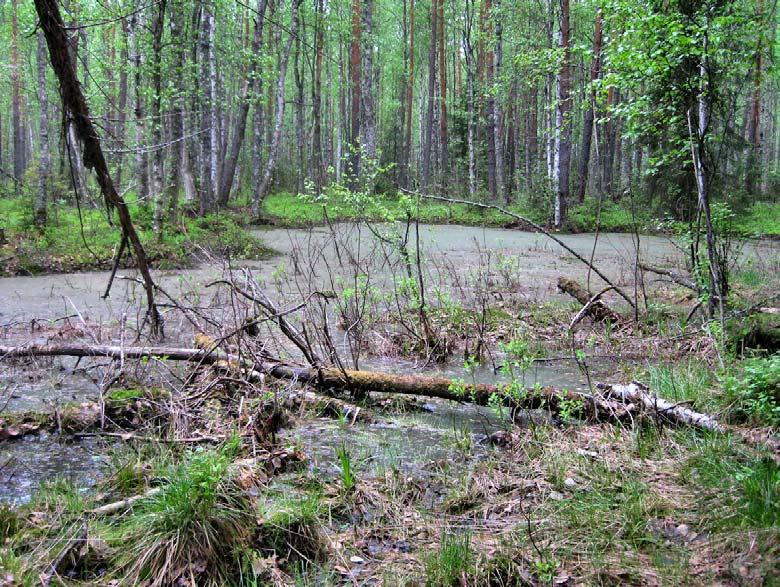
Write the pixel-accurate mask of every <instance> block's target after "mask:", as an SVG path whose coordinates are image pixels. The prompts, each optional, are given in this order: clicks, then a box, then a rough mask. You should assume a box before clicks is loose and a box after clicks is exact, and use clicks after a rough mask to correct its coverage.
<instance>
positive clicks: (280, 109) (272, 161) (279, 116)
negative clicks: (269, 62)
mask: <svg viewBox="0 0 780 587" xmlns="http://www.w3.org/2000/svg"><path fill="white" fill-rule="evenodd" d="M300 5H301V0H293V2H292V25H291V26H290V36H289V38H288V39H287V46H286V47H285V48H284V53H283V54H282V60H281V62H280V64H279V79H278V80H277V82H276V120H275V121H274V134H273V136H272V137H271V144H270V145H269V147H268V161H267V162H266V164H265V172H264V173H263V181H262V183H261V184H260V190H259V191H258V192H257V193H256V194H255V199H254V200H253V202H252V213H253V215H254V217H255V218H259V217H260V210H261V206H262V204H263V200H264V199H265V197H266V196H267V195H268V191H269V189H270V187H271V179H272V177H273V173H274V169H275V168H276V157H277V156H278V154H279V142H280V140H281V138H282V123H283V122H284V81H285V78H286V77H287V63H288V61H289V58H290V51H291V50H292V44H293V41H294V40H295V38H296V36H297V34H298V8H299V7H300Z"/></svg>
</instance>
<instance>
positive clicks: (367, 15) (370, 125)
mask: <svg viewBox="0 0 780 587" xmlns="http://www.w3.org/2000/svg"><path fill="white" fill-rule="evenodd" d="M373 12H374V1H373V0H363V26H362V32H361V38H362V41H363V45H364V46H363V60H362V65H363V75H362V80H361V91H360V94H361V104H362V106H363V121H362V128H363V134H362V140H361V141H360V142H361V146H362V147H363V150H364V153H365V156H366V158H367V159H368V161H369V165H370V166H372V167H374V166H376V165H377V164H378V161H377V145H376V113H375V111H374V93H373V88H374V14H373ZM365 179H366V180H368V177H366V178H365ZM363 187H364V189H366V190H367V191H368V192H373V189H374V186H373V185H365V186H363Z"/></svg>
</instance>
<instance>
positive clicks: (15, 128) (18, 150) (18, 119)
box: [11, 0, 25, 196]
mask: <svg viewBox="0 0 780 587" xmlns="http://www.w3.org/2000/svg"><path fill="white" fill-rule="evenodd" d="M17 12H18V10H17V0H13V2H12V3H11V128H12V133H13V134H12V141H13V147H14V167H13V169H14V179H15V180H16V181H15V182H14V190H15V193H16V195H17V196H19V195H20V189H21V185H22V183H21V182H22V181H24V170H25V169H24V168H25V165H24V163H25V162H24V130H23V124H22V76H21V74H20V71H19V20H18V16H17Z"/></svg>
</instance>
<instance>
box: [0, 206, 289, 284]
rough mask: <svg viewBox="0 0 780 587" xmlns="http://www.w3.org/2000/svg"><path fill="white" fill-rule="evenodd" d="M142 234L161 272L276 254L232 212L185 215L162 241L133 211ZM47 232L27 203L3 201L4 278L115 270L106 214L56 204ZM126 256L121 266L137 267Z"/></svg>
mask: <svg viewBox="0 0 780 587" xmlns="http://www.w3.org/2000/svg"><path fill="white" fill-rule="evenodd" d="M131 213H132V214H133V219H134V221H135V225H136V228H137V229H138V232H139V236H140V237H141V240H142V242H143V243H144V246H145V248H146V252H147V255H148V257H149V260H150V263H151V264H152V266H153V267H155V268H157V269H182V268H187V267H193V266H195V265H197V264H198V263H199V262H200V261H201V260H202V259H203V258H204V257H205V256H208V255H212V254H213V255H219V256H223V255H229V256H233V257H239V258H242V259H262V258H266V257H268V256H270V255H273V254H274V251H273V250H272V249H270V248H269V247H267V246H266V245H265V244H263V243H262V242H261V241H260V240H259V239H257V238H256V237H254V236H252V234H250V232H249V231H248V230H247V225H246V223H245V222H243V221H242V217H241V213H240V212H236V211H227V212H224V213H221V214H212V215H208V216H205V217H202V218H196V217H192V216H189V215H186V214H185V215H183V216H182V217H181V220H180V221H179V222H178V223H177V224H176V226H175V227H174V228H170V227H169V226H166V227H165V229H164V230H163V235H162V238H159V237H158V235H156V234H155V232H154V231H153V229H152V218H151V214H150V213H149V211H148V210H147V209H145V208H142V207H136V206H132V207H131ZM49 214H50V216H49V222H48V223H47V225H46V227H44V228H43V229H38V228H36V227H35V226H34V224H33V219H32V215H31V207H30V205H29V202H27V201H26V200H0V227H3V228H4V229H5V230H4V237H5V241H6V242H4V243H3V242H0V276H13V275H39V274H45V273H71V272H76V271H97V270H106V269H110V268H111V266H112V265H113V263H114V257H115V255H116V252H117V249H118V247H119V240H120V238H119V237H120V230H119V227H118V225H116V221H114V224H113V225H112V224H109V222H108V219H107V217H106V214H105V211H104V210H102V209H96V208H94V207H88V208H82V209H81V210H78V209H76V208H73V207H71V206H67V205H59V204H56V205H51V206H50V207H49ZM133 266H135V261H134V260H133V258H132V257H131V256H130V255H128V254H126V255H125V256H124V258H123V259H122V262H121V263H120V267H121V268H125V267H133Z"/></svg>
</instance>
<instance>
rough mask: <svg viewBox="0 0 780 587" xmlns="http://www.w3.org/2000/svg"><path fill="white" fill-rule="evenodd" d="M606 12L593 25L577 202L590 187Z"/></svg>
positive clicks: (598, 11)
mask: <svg viewBox="0 0 780 587" xmlns="http://www.w3.org/2000/svg"><path fill="white" fill-rule="evenodd" d="M603 23H604V12H603V11H602V9H601V8H597V9H596V22H595V24H594V25H593V58H592V59H591V62H590V89H589V91H588V93H587V96H588V101H589V104H588V106H587V108H586V109H585V114H584V115H583V121H582V152H581V153H580V162H579V167H578V169H577V200H578V201H579V202H583V201H584V200H585V190H586V189H587V187H588V169H589V168H590V151H591V144H592V141H593V122H594V120H595V112H596V89H595V87H594V86H595V83H596V81H597V80H598V79H599V77H600V76H601V43H602V36H603V28H604V25H603Z"/></svg>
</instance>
